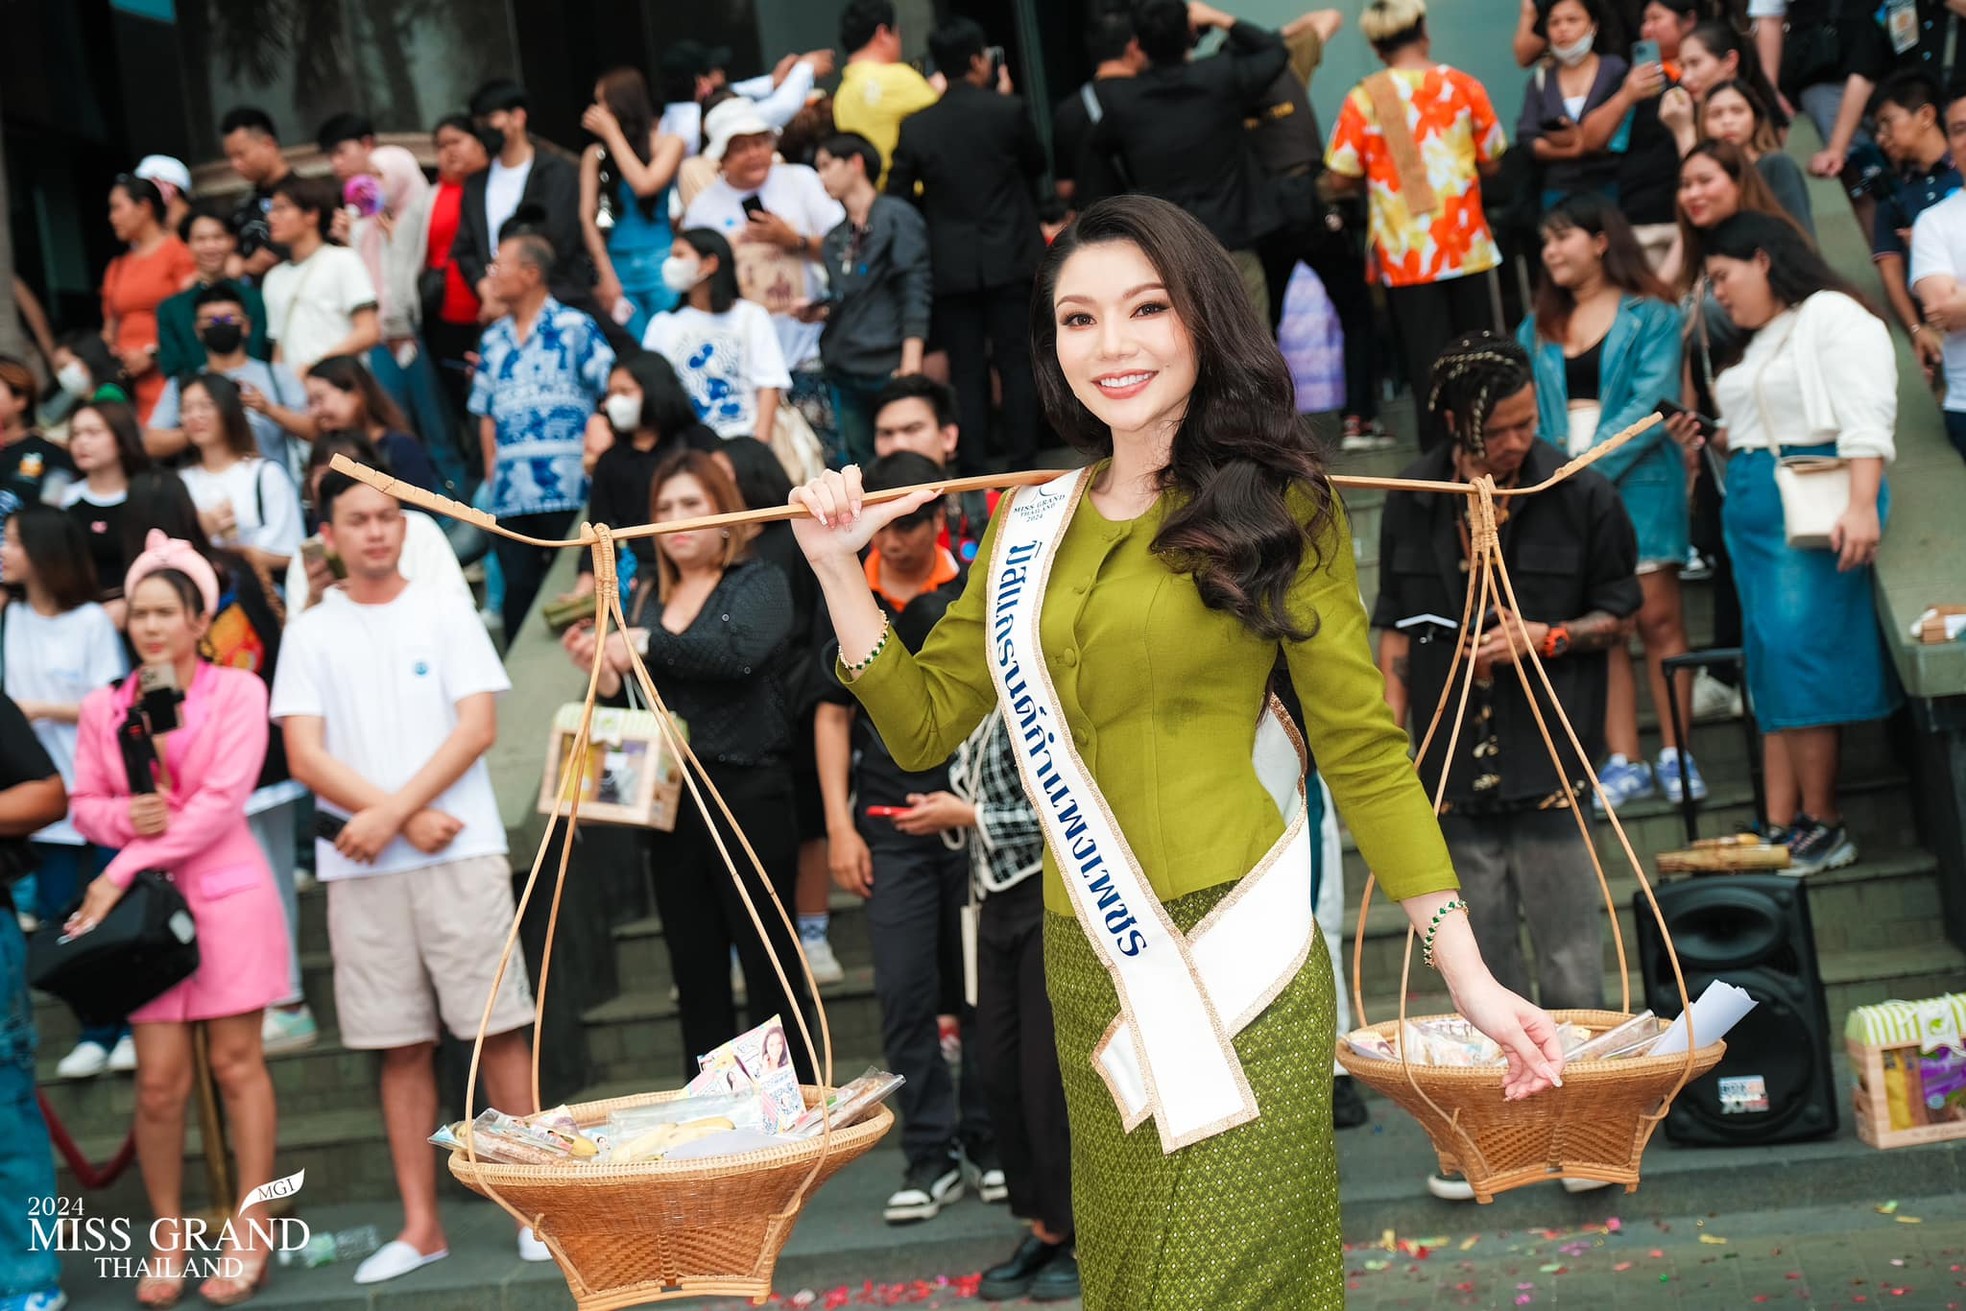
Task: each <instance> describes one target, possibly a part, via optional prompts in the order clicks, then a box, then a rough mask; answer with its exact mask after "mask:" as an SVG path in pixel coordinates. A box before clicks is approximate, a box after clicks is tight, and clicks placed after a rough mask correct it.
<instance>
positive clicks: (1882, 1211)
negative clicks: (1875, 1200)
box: [1877, 1201, 1898, 1215]
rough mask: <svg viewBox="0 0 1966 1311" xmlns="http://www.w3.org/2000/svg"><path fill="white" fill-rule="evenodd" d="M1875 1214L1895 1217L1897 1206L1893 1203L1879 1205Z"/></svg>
mask: <svg viewBox="0 0 1966 1311" xmlns="http://www.w3.org/2000/svg"><path fill="white" fill-rule="evenodd" d="M1877 1213H1878V1214H1879V1215H1896V1214H1897V1213H1898V1204H1897V1203H1896V1202H1895V1201H1891V1202H1883V1203H1880V1204H1879V1206H1878V1208H1877Z"/></svg>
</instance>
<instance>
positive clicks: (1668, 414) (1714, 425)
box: [1657, 401, 1720, 437]
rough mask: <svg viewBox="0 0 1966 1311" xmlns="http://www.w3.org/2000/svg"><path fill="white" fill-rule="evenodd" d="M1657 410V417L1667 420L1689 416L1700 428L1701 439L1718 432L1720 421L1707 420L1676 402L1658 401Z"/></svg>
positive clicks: (1697, 412) (1702, 415) (1705, 417)
mask: <svg viewBox="0 0 1966 1311" xmlns="http://www.w3.org/2000/svg"><path fill="white" fill-rule="evenodd" d="M1657 409H1658V413H1659V415H1660V416H1661V417H1662V418H1667V419H1673V418H1677V417H1679V416H1680V415H1682V414H1685V415H1690V416H1691V417H1692V419H1693V422H1694V423H1696V424H1698V425H1699V426H1700V435H1701V436H1702V437H1712V436H1713V435H1714V433H1716V432H1718V431H1719V430H1720V420H1718V419H1712V418H1708V417H1707V416H1706V415H1704V414H1701V413H1700V412H1699V411H1698V410H1689V409H1687V408H1686V407H1685V406H1684V405H1681V404H1680V403H1679V402H1678V401H1660V402H1659V404H1658V407H1657Z"/></svg>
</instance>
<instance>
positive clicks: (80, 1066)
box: [55, 1042, 109, 1079]
mask: <svg viewBox="0 0 1966 1311" xmlns="http://www.w3.org/2000/svg"><path fill="white" fill-rule="evenodd" d="M108 1068H109V1048H107V1047H105V1046H103V1045H102V1044H101V1043H99V1042H78V1043H76V1044H75V1050H74V1051H72V1052H70V1053H69V1054H68V1055H66V1056H64V1057H62V1058H61V1063H60V1064H59V1065H57V1066H55V1073H56V1074H59V1075H60V1076H61V1077H62V1078H64V1079H93V1078H95V1077H96V1076H97V1075H98V1074H101V1073H102V1072H103V1071H104V1070H106V1069H108Z"/></svg>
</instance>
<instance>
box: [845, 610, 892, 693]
mask: <svg viewBox="0 0 1966 1311" xmlns="http://www.w3.org/2000/svg"><path fill="white" fill-rule="evenodd" d="M893 631H894V625H893V624H891V623H888V622H887V616H886V615H885V614H883V615H882V616H881V638H880V641H878V642H876V643H874V649H873V650H871V651H869V652H868V653H867V658H866V659H865V660H862V661H860V662H859V663H857V664H851V665H849V664H846V662H845V661H841V662H840V663H841V664H842V665H843V666H844V667H845V669H846V675H847V678H848V679H855V678H858V677H860V676H861V675H862V674H864V673H866V672H867V671H868V669H870V668H872V667H873V664H874V661H876V660H878V659H879V658H880V654H881V652H882V651H884V650H885V649H886V648H887V639H888V634H890V633H892V632H893Z"/></svg>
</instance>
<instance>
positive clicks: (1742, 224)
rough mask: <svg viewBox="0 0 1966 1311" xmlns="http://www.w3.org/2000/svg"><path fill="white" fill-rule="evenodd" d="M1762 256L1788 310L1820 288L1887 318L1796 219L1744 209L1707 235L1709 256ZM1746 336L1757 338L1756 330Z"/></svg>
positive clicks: (1772, 289) (1778, 296)
mask: <svg viewBox="0 0 1966 1311" xmlns="http://www.w3.org/2000/svg"><path fill="white" fill-rule="evenodd" d="M1756 255H1766V256H1767V257H1768V290H1769V291H1770V292H1771V293H1773V295H1774V297H1775V299H1776V300H1778V301H1780V302H1781V303H1782V305H1783V307H1784V308H1786V309H1794V308H1795V307H1796V306H1798V305H1800V304H1801V303H1802V302H1803V301H1805V300H1808V299H1809V298H1810V297H1811V296H1813V295H1815V294H1816V293H1817V292H1819V291H1840V292H1842V293H1843V294H1844V295H1846V296H1848V297H1849V298H1850V299H1851V300H1854V301H1856V302H1857V303H1858V304H1859V305H1861V306H1863V307H1864V308H1865V309H1866V310H1869V311H1870V312H1871V313H1872V314H1873V315H1877V317H1878V318H1882V317H1883V315H1881V314H1878V313H1877V307H1876V306H1875V305H1872V304H1871V303H1870V300H1869V298H1868V297H1866V296H1865V295H1864V293H1863V292H1861V291H1859V290H1857V287H1856V285H1855V284H1854V283H1852V282H1850V281H1849V280H1848V279H1847V278H1845V277H1844V276H1843V275H1842V274H1840V273H1838V272H1837V271H1836V270H1835V269H1834V268H1831V267H1830V263H1829V261H1828V260H1826V259H1824V258H1823V256H1822V252H1820V251H1818V250H1817V249H1816V247H1815V246H1814V245H1812V244H1811V243H1810V241H1809V239H1808V238H1807V237H1805V236H1803V235H1802V232H1801V231H1800V230H1799V229H1798V228H1797V227H1796V226H1795V224H1793V223H1790V222H1787V221H1785V220H1783V219H1782V218H1780V217H1778V216H1776V215H1773V214H1756V213H1741V214H1736V215H1734V217H1732V218H1730V219H1728V220H1726V221H1725V222H1723V223H1719V224H1716V225H1715V226H1714V229H1713V231H1712V232H1710V233H1708V234H1707V244H1706V256H1707V258H1709V259H1711V258H1714V257H1716V256H1717V257H1719V258H1722V259H1737V260H1752V259H1753V258H1754V257H1755V256H1756ZM1746 336H1748V337H1750V338H1751V337H1753V336H1754V333H1753V332H1749V333H1747V334H1746Z"/></svg>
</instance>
